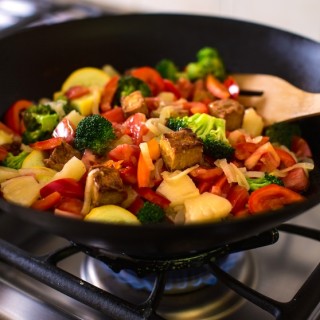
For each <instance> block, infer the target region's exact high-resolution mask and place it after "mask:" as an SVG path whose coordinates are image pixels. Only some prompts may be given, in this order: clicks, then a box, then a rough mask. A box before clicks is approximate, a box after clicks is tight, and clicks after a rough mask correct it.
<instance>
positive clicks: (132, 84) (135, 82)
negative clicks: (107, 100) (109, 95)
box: [114, 75, 151, 105]
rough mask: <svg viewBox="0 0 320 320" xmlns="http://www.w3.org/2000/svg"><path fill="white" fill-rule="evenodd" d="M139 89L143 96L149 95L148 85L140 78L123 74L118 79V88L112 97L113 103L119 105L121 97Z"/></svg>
mask: <svg viewBox="0 0 320 320" xmlns="http://www.w3.org/2000/svg"><path fill="white" fill-rule="evenodd" d="M137 90H140V91H141V94H142V95H143V96H144V97H150V96H151V91H150V88H149V86H148V85H147V84H146V83H145V82H144V81H142V80H140V79H138V78H135V77H133V76H130V75H129V76H124V77H121V78H120V79H119V82H118V88H117V91H116V93H115V97H114V104H115V105H120V104H121V98H123V97H126V96H128V95H129V94H130V93H132V92H134V91H137Z"/></svg>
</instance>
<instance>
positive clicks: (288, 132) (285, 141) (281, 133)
mask: <svg viewBox="0 0 320 320" xmlns="http://www.w3.org/2000/svg"><path fill="white" fill-rule="evenodd" d="M265 135H266V136H268V137H269V138H270V142H272V143H279V144H281V145H284V146H286V147H287V148H289V149H290V148H291V144H292V139H293V137H294V136H299V137H300V136H301V130H300V127H299V125H298V124H296V123H290V122H278V123H275V124H273V125H271V126H269V127H268V128H267V129H266V132H265Z"/></svg>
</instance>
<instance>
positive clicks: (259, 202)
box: [248, 184, 305, 214]
mask: <svg viewBox="0 0 320 320" xmlns="http://www.w3.org/2000/svg"><path fill="white" fill-rule="evenodd" d="M303 200H305V197H303V196H302V195H301V194H299V193H297V192H295V191H292V190H290V189H288V188H285V187H282V186H279V185H277V184H269V185H267V186H265V187H262V188H259V189H257V190H255V191H253V192H252V193H251V194H250V196H249V200H248V207H249V212H250V213H253V214H255V213H260V212H263V211H268V210H276V209H279V208H282V207H283V206H285V205H287V204H291V203H294V202H298V201H303Z"/></svg>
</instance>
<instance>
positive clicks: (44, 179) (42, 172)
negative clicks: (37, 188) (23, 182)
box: [18, 167, 57, 186]
mask: <svg viewBox="0 0 320 320" xmlns="http://www.w3.org/2000/svg"><path fill="white" fill-rule="evenodd" d="M18 171H19V174H20V175H21V176H30V175H32V176H34V177H35V178H36V180H37V181H38V182H39V183H40V185H41V186H43V185H45V184H47V183H48V182H50V181H51V180H52V179H53V177H54V176H55V174H56V173H57V171H56V170H53V169H50V168H47V167H34V168H21V169H19V170H18Z"/></svg>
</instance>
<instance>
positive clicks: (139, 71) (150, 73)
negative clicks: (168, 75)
mask: <svg viewBox="0 0 320 320" xmlns="http://www.w3.org/2000/svg"><path fill="white" fill-rule="evenodd" d="M130 73H131V75H132V76H133V77H135V78H139V79H140V80H142V81H144V82H145V83H146V84H147V85H148V86H149V88H150V90H151V92H152V95H153V96H156V95H157V94H158V93H160V92H162V91H164V88H165V84H164V82H163V78H162V77H161V75H160V73H159V72H158V71H157V70H156V69H154V68H151V67H140V68H136V69H133V70H131V72H130Z"/></svg>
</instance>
